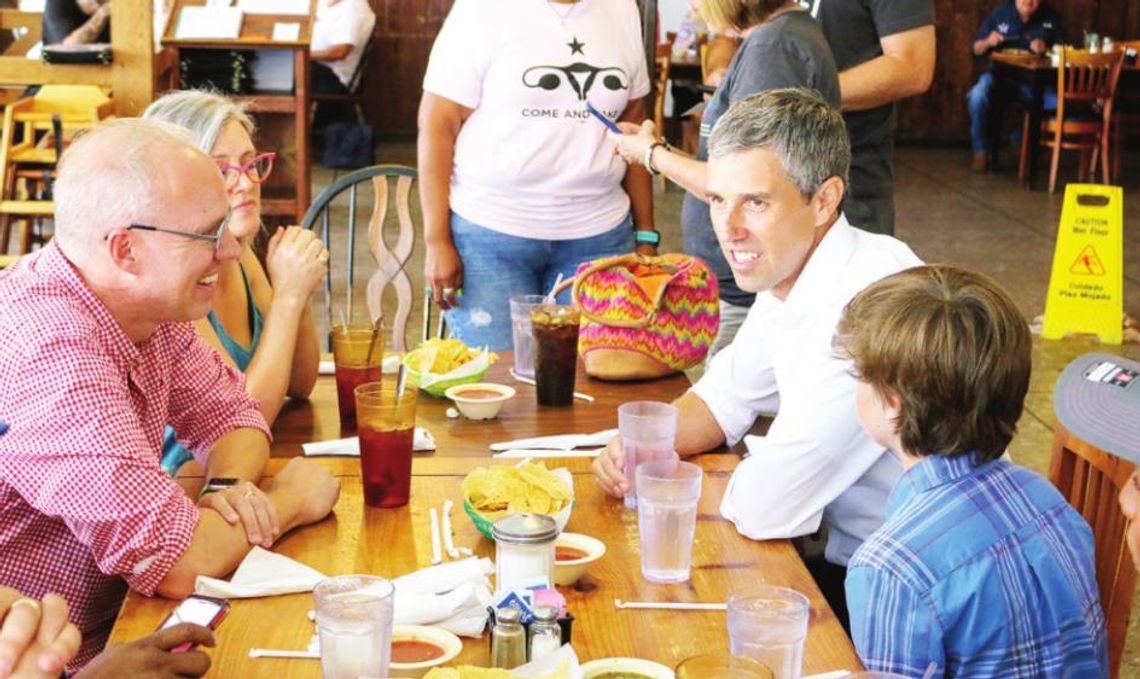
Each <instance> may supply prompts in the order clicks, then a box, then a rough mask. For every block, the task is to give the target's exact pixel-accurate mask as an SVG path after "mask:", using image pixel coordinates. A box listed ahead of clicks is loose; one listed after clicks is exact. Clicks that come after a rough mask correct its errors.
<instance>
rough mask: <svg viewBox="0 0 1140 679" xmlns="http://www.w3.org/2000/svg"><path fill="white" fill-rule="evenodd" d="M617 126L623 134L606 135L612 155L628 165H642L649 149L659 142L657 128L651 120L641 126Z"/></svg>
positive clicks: (625, 124) (619, 124) (627, 124)
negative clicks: (620, 158)
mask: <svg viewBox="0 0 1140 679" xmlns="http://www.w3.org/2000/svg"><path fill="white" fill-rule="evenodd" d="M617 125H618V127H619V128H621V131H622V132H623V134H620V135H619V134H614V133H613V132H610V133H608V134H607V135H606V136H607V137H609V139H610V141H612V142H613V144H614V153H616V154H618V155H619V156H621V157H622V160H624V161H625V162H627V163H629V164H630V165H644V164H645V155H646V153H647V152H648V151H649V147H650V146H652V145H653V144H655V143H656V142H658V141H660V135H658V134H657V126H656V125H654V124H653V121H652V120H646V121H645V122H644V123H642V124H641V125H634V124H633V123H617Z"/></svg>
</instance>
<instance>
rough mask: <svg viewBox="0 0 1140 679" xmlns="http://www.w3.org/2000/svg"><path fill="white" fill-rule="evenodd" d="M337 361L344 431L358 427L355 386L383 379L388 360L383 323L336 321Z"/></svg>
mask: <svg viewBox="0 0 1140 679" xmlns="http://www.w3.org/2000/svg"><path fill="white" fill-rule="evenodd" d="M329 334H330V335H331V336H332V349H333V363H334V364H335V365H336V403H337V407H338V409H339V410H340V428H341V431H342V432H344V431H348V430H351V429H353V428H354V427H356V402H355V400H354V399H353V395H352V392H353V390H354V389H356V388H357V387H359V386H360V385H362V384H365V383H367V382H379V381H380V374H381V367H380V366H381V365H382V364H383V362H384V333H383V332H382V330H381V329H380V326H379V325H376V326H373V325H371V324H369V323H350V324H348V325H340V324H338V325H334V326H333V327H332V330H331V331H330V333H329Z"/></svg>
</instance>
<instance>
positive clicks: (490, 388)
mask: <svg viewBox="0 0 1140 679" xmlns="http://www.w3.org/2000/svg"><path fill="white" fill-rule="evenodd" d="M443 395H444V396H446V397H447V398H449V399H451V400H452V401H453V402H454V403H455V407H456V408H459V412H461V413H463V416H464V417H466V418H467V419H469V420H489V419H492V418H494V417H497V416H498V415H499V411H500V410H501V409H502V408H503V402H504V401H506V400H507V399H509V398H511V397H512V396H514V395H515V390H514V388H513V387H508V386H506V385H503V384H495V383H493V382H472V383H470V384H457V385H455V386H454V387H451V388H450V389H448V390H447V391H445V392H443Z"/></svg>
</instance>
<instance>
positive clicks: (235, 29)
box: [174, 5, 242, 40]
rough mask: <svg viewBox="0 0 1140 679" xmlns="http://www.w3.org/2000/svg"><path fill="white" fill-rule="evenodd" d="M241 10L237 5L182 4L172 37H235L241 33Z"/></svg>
mask: <svg viewBox="0 0 1140 679" xmlns="http://www.w3.org/2000/svg"><path fill="white" fill-rule="evenodd" d="M241 19H242V11H241V9H239V8H237V7H207V6H204V5H203V6H192V5H184V6H183V7H182V12H181V13H180V14H179V15H178V28H177V29H175V31H174V37H176V38H183V39H191V40H193V39H214V38H225V39H237V38H238V37H239V36H240V35H241Z"/></svg>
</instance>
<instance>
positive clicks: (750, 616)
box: [728, 585, 811, 679]
mask: <svg viewBox="0 0 1140 679" xmlns="http://www.w3.org/2000/svg"><path fill="white" fill-rule="evenodd" d="M810 612H811V605H810V604H809V603H808V599H807V597H806V596H804V595H803V594H800V593H799V592H797V591H796V590H794V589H788V588H787V587H775V586H771V585H763V586H757V587H750V588H747V589H743V590H737V591H734V592H733V593H732V594H731V595H730V596H729V597H728V640H729V645H728V650H729V652H730V653H732V654H733V655H739V656H744V657H747V658H752V659H754V660H758V661H760V662H761V663H763V664H765V665H767V666H768V667H770V668H771V669H772V671H773V672H774V673H775V676H776V679H799V677H800V672H801V670H802V668H803V662H804V638H805V637H807V627H808V614H809V613H810Z"/></svg>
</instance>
